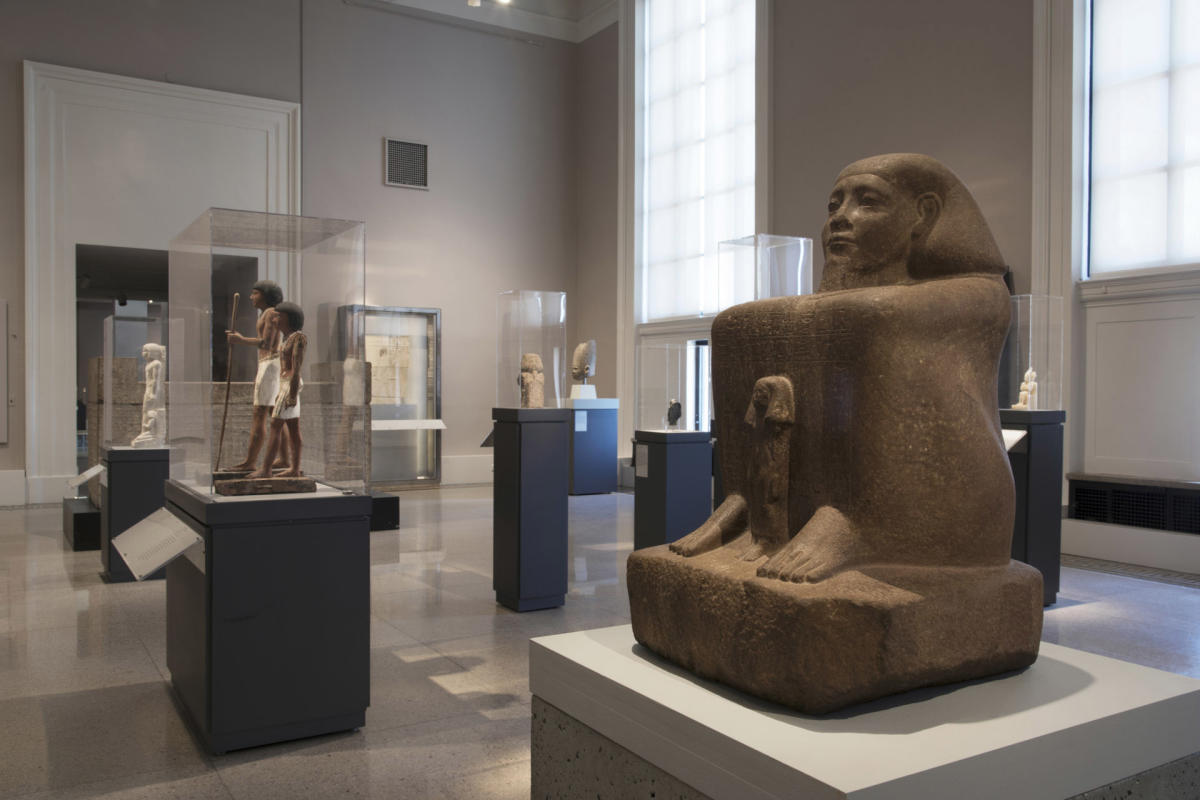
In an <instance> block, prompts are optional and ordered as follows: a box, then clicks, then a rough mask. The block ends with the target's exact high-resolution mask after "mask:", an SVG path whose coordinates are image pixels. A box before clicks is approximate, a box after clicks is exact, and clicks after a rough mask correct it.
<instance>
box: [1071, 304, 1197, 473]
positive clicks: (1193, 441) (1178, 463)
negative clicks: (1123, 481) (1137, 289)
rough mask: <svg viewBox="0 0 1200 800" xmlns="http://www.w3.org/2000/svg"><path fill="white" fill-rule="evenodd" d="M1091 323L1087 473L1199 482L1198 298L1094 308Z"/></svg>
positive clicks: (1088, 324)
mask: <svg viewBox="0 0 1200 800" xmlns="http://www.w3.org/2000/svg"><path fill="white" fill-rule="evenodd" d="M1086 319H1087V322H1086V325H1087V342H1088V349H1087V363H1086V367H1085V369H1086V374H1087V396H1086V400H1085V404H1086V410H1085V418H1086V426H1087V432H1086V444H1085V448H1084V469H1085V471H1087V472H1090V473H1101V474H1114V475H1130V476H1136V477H1141V478H1164V479H1173V480H1196V479H1197V478H1200V458H1198V456H1200V446H1198V445H1200V424H1198V422H1200V414H1198V413H1197V406H1198V403H1200V377H1198V376H1200V372H1198V371H1197V369H1196V357H1197V354H1198V351H1197V343H1198V340H1200V298H1188V299H1184V300H1168V301H1148V302H1119V303H1111V304H1094V305H1091V306H1089V307H1088V309H1087V312H1086Z"/></svg>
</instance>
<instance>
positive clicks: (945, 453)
mask: <svg viewBox="0 0 1200 800" xmlns="http://www.w3.org/2000/svg"><path fill="white" fill-rule="evenodd" d="M822 243H823V246H824V250H825V272H824V275H823V278H822V282H821V286H820V289H819V290H818V291H817V292H816V293H815V294H813V295H810V296H807V297H781V298H773V299H769V300H760V301H757V302H753V303H746V304H743V305H740V306H735V307H733V308H730V309H728V310H726V311H724V312H722V313H721V314H720V315H719V316H718V317H717V318H716V320H714V322H713V327H712V340H711V341H712V347H713V350H712V353H713V355H712V360H713V394H714V402H715V405H716V419H717V430H716V435H717V437H718V440H719V441H720V442H721V448H720V459H721V464H720V466H721V470H722V475H723V477H724V480H725V486H726V492H727V495H726V498H725V500H724V502H723V503H722V504H721V505H720V507H719V508H718V509H717V510H716V511H715V512H714V513H713V515H712V517H710V518H709V519H708V521H706V522H705V523H704V524H703V525H702V526H701V527H700V528H699V529H697V530H696V531H694V532H692V533H690V534H688V535H686V536H684V537H683V538H681V539H679V540H678V541H676V542H674V543H672V544H670V545H663V546H661V547H654V548H647V549H645V550H639V551H636V552H634V553H633V554H632V555H631V556H630V558H629V562H628V586H629V595H630V609H631V616H632V621H633V629H634V635H635V636H636V637H637V639H638V641H639V642H641V643H642V644H643V645H645V646H646V647H648V648H650V649H651V650H653V651H655V652H657V653H659V654H661V655H663V656H665V657H667V658H668V659H670V660H672V661H674V662H676V663H678V664H680V665H681V666H684V667H686V668H688V669H690V670H692V671H694V672H696V673H697V674H699V675H701V676H703V677H706V678H712V679H716V680H719V681H722V682H724V683H726V684H729V685H731V686H735V687H737V688H739V689H743V690H745V691H748V692H751V693H753V694H756V695H759V696H762V697H765V698H768V699H771V700H774V701H777V702H780V703H784V704H786V705H789V706H792V707H793V708H796V709H799V710H801V711H804V712H808V713H824V712H827V711H831V710H834V709H837V708H840V707H843V706H846V705H849V704H851V703H855V702H860V701H864V700H868V699H872V698H876V697H880V696H883V695H886V694H891V693H894V692H900V691H904V690H907V689H911V688H915V687H918V686H925V685H930V684H939V683H948V682H952V681H959V680H966V679H970V678H976V677H980V676H985V675H990V674H993V673H997V672H1003V671H1007V670H1013V669H1018V668H1021V667H1025V666H1027V665H1029V664H1031V663H1032V662H1033V661H1034V660H1035V659H1036V658H1037V651H1038V642H1039V639H1040V636H1041V625H1042V606H1041V598H1042V589H1041V574H1040V573H1039V572H1038V571H1037V570H1036V569H1034V568H1033V567H1030V566H1027V565H1025V564H1021V563H1019V562H1016V561H1012V560H1010V557H1009V555H1010V550H1011V538H1012V526H1013V503H1014V500H1013V479H1012V472H1011V470H1010V468H1009V463H1008V457H1007V454H1006V452H1005V449H1004V445H1003V443H1002V438H1001V434H1000V421H999V416H998V413H997V408H996V374H997V364H998V360H999V356H1000V351H1001V348H1002V346H1003V344H1004V339H1005V336H1006V333H1007V330H1008V327H1009V319H1010V310H1009V309H1010V306H1009V295H1008V292H1007V290H1006V288H1005V286H1004V283H1003V282H1002V279H1001V276H1002V274H1003V272H1004V263H1003V260H1002V259H1001V257H1000V253H999V251H998V249H997V247H996V244H995V242H994V240H993V238H992V235H991V232H990V231H989V230H988V227H987V224H986V222H985V221H984V220H983V217H982V215H981V214H980V212H979V209H978V207H977V206H976V205H975V202H974V200H973V199H972V198H971V196H970V194H969V193H968V192H967V190H966V188H965V187H964V186H963V185H962V183H961V182H960V181H959V180H958V178H957V177H955V176H954V175H953V174H952V173H951V172H950V171H949V170H948V169H946V168H945V167H944V166H942V165H941V164H940V163H939V162H937V161H935V160H934V159H932V158H929V157H927V156H921V155H913V154H893V155H884V156H877V157H875V158H869V159H865V160H862V161H858V162H855V163H854V164H851V165H850V166H848V167H846V169H844V170H843V171H842V173H841V175H839V176H838V179H837V183H836V184H835V186H834V188H833V193H832V195H831V196H830V200H829V216H828V219H827V221H826V223H825V227H824V230H823V232H822Z"/></svg>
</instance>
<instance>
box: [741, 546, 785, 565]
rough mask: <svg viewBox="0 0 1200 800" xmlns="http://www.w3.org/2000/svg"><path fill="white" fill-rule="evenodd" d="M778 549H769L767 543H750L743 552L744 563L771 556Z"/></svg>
mask: <svg viewBox="0 0 1200 800" xmlns="http://www.w3.org/2000/svg"><path fill="white" fill-rule="evenodd" d="M776 549H777V548H775V547H769V546H768V545H767V543H766V542H750V543H749V546H748V547H747V548H746V549H745V550H743V551H742V555H741V559H742V561H758V560H759V559H760V558H763V557H764V556H769V555H771V553H773V552H774V551H775V550H776Z"/></svg>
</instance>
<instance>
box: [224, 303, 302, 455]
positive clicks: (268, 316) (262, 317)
mask: <svg viewBox="0 0 1200 800" xmlns="http://www.w3.org/2000/svg"><path fill="white" fill-rule="evenodd" d="M281 302H283V289H282V288H280V286H279V284H278V283H276V282H275V281H272V280H261V281H259V282H258V283H256V284H254V287H253V288H251V290H250V303H251V304H252V305H253V306H254V307H255V308H257V309H258V310H259V311H260V312H261V313H260V314H259V317H258V325H257V330H256V333H257V334H258V335H257V336H255V337H254V338H251V337H249V336H243V335H242V334H240V333H238V332H237V331H233V330H228V331H226V332H225V336H226V338H227V339H228V341H229V342H230V344H233V343H234V342H236V343H238V344H249V345H254V346H255V347H257V348H258V372H257V374H256V375H255V377H254V416H253V417H252V419H251V423H250V446H249V448H247V450H246V458H245V459H244V460H243V461H242V462H241V463H240V464H238V465H236V466H234V467H232V468H231V471H233V472H249V471H250V470H253V469H254V467H255V465H256V464H257V463H258V454H259V452H260V451H261V450H262V446H263V442H264V441H266V438H267V417H268V416H270V415H271V411H272V408H273V407H274V405H275V398H276V396H277V395H278V394H279V375H280V366H279V344H280V342H281V341H282V339H283V337H282V336H281V334H280V332H279V328H278V326H277V324H276V320H277V314H276V310H275V309H276V306H278V305H279V304H280V303H281ZM281 448H282V449H281V450H280V453H279V457H280V461H281V462H282V463H285V464H286V462H287V460H288V451H287V443H286V442H285V443H283V444H282V445H281Z"/></svg>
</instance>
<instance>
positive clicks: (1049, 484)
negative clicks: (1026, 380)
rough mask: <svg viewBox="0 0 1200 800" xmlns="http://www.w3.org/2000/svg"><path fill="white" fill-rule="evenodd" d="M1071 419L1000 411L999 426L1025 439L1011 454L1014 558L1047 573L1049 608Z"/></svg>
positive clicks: (1044, 580)
mask: <svg viewBox="0 0 1200 800" xmlns="http://www.w3.org/2000/svg"><path fill="white" fill-rule="evenodd" d="M1066 418H1067V413H1066V412H1065V411H1020V410H1016V409H1008V408H1002V409H1000V424H1001V425H1002V426H1003V427H1004V429H1005V430H1010V431H1011V430H1019V431H1023V432H1024V433H1025V435H1024V436H1023V437H1021V440H1020V441H1019V442H1017V443H1016V444H1015V445H1013V446H1012V447H1011V448H1009V451H1008V460H1009V463H1010V464H1012V471H1013V481H1014V483H1015V484H1016V492H1017V507H1016V517H1015V518H1014V520H1013V540H1012V557H1013V558H1015V559H1017V560H1018V561H1024V562H1025V563H1026V564H1029V565H1030V566H1033V567H1037V569H1038V570H1039V571H1040V572H1041V573H1042V590H1043V597H1042V601H1043V602H1044V603H1045V605H1050V604H1052V603H1054V602H1055V600H1057V599H1058V579H1059V562H1060V552H1061V550H1062V480H1063V471H1062V465H1063V422H1064V421H1065V420H1066Z"/></svg>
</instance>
